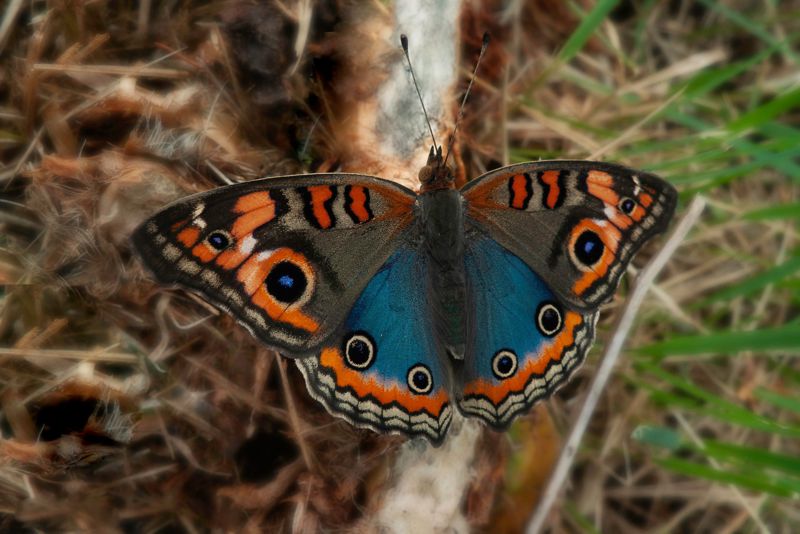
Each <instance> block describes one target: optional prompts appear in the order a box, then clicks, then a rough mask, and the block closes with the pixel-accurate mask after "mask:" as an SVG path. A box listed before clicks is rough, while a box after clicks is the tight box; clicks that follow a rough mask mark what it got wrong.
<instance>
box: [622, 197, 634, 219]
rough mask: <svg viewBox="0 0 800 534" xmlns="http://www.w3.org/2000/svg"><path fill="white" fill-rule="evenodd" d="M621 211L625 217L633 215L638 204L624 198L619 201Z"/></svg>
mask: <svg viewBox="0 0 800 534" xmlns="http://www.w3.org/2000/svg"><path fill="white" fill-rule="evenodd" d="M619 209H620V211H621V212H622V213H624V214H625V215H630V214H631V213H633V210H634V209H636V202H634V201H633V199H630V198H628V197H623V198H622V200H620V201H619Z"/></svg>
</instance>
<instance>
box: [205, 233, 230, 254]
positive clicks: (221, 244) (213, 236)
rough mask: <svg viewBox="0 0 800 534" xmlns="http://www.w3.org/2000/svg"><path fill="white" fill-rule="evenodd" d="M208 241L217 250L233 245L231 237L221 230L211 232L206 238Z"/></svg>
mask: <svg viewBox="0 0 800 534" xmlns="http://www.w3.org/2000/svg"><path fill="white" fill-rule="evenodd" d="M206 241H208V244H209V245H211V246H212V247H213V248H215V249H217V250H222V249H226V248H228V246H230V244H231V239H230V237H228V235H227V234H226V233H225V232H222V231H220V230H216V231H214V232H211V233H210V234H209V236H208V237H207V238H206Z"/></svg>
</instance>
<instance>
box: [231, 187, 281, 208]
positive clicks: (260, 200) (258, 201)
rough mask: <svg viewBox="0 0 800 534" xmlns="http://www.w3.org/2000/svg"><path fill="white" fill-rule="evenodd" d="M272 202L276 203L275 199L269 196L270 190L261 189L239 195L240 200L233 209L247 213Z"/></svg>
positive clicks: (272, 203)
mask: <svg viewBox="0 0 800 534" xmlns="http://www.w3.org/2000/svg"><path fill="white" fill-rule="evenodd" d="M270 204H271V205H274V204H275V201H273V200H272V198H271V197H270V196H269V192H267V191H259V192H257V193H249V194H247V195H244V196H242V197H239V200H237V201H236V205H235V206H234V207H233V211H235V212H236V213H247V212H249V211H253V210H257V209H259V208H263V207H264V206H267V205H270Z"/></svg>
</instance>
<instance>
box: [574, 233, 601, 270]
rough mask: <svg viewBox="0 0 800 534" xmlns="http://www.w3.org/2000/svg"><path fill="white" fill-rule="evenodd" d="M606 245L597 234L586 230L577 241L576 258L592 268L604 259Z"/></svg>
mask: <svg viewBox="0 0 800 534" xmlns="http://www.w3.org/2000/svg"><path fill="white" fill-rule="evenodd" d="M604 250H605V245H604V244H603V241H602V240H601V239H600V236H598V235H597V234H596V233H594V232H592V231H591V230H585V231H584V232H583V233H582V234H581V235H579V236H578V239H576V240H575V258H577V260H578V261H579V262H581V263H582V264H584V265H586V266H589V267H591V266H592V265H594V264H595V263H597V262H598V261H600V258H602V257H603V251H604Z"/></svg>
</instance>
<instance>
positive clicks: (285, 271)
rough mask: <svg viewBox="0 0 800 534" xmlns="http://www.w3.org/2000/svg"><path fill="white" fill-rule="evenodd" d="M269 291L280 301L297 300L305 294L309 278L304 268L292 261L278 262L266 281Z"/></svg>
mask: <svg viewBox="0 0 800 534" xmlns="http://www.w3.org/2000/svg"><path fill="white" fill-rule="evenodd" d="M264 283H265V284H266V287H267V292H268V293H269V294H270V295H272V297H274V298H275V300H278V301H280V302H285V303H292V302H296V301H297V300H299V299H300V297H302V296H303V294H304V293H305V291H306V286H308V279H307V278H306V275H305V273H304V272H303V270H302V269H301V268H300V267H298V266H297V265H295V264H294V263H292V262H290V261H282V262H280V263H278V264H276V265H275V266H274V267H273V268H272V270H271V271H270V272H269V274H268V275H267V279H266V281H265V282H264Z"/></svg>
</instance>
